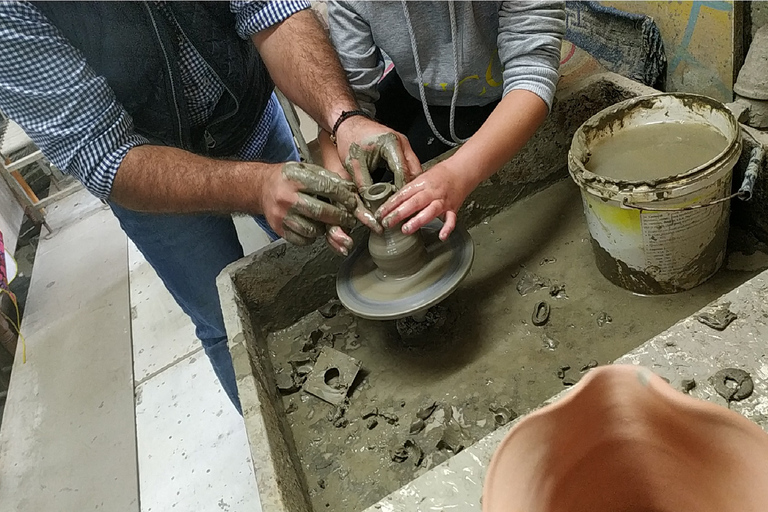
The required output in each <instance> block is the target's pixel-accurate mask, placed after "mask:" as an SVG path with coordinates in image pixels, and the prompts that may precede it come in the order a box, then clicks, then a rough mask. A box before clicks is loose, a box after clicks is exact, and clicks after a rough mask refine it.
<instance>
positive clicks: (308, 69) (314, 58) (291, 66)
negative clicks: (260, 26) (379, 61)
mask: <svg viewBox="0 0 768 512" xmlns="http://www.w3.org/2000/svg"><path fill="white" fill-rule="evenodd" d="M252 39H253V42H254V44H255V45H256V48H258V50H259V54H260V55H261V57H262V58H263V59H264V63H265V64H266V66H267V68H268V69H269V73H270V75H271V76H272V79H273V80H274V82H275V85H277V87H278V88H279V89H280V90H281V91H282V92H283V94H285V95H286V97H288V99H289V100H291V101H292V102H293V103H295V104H296V105H298V106H299V107H301V108H302V110H304V111H305V112H307V114H309V115H310V116H311V117H312V118H313V119H314V120H315V121H317V123H318V124H319V125H320V127H321V128H323V129H324V130H326V131H328V132H330V131H331V130H332V129H333V125H334V123H335V122H336V120H337V119H338V118H339V116H340V115H341V113H342V111H345V110H355V109H356V108H357V102H356V101H355V97H354V95H353V93H352V90H351V89H350V87H349V83H348V82H347V77H346V74H345V73H344V70H343V69H342V67H341V64H340V63H339V58H338V56H337V55H336V50H335V49H334V48H333V45H332V44H331V42H330V41H329V40H328V37H327V36H326V34H325V31H324V30H323V28H322V26H321V25H320V23H319V22H318V21H317V19H316V18H315V14H314V13H313V12H312V11H311V10H305V11H301V12H299V13H296V14H294V15H293V16H291V17H290V18H288V19H287V20H285V21H283V22H282V23H279V24H278V25H275V26H273V27H271V28H269V29H267V30H264V31H261V32H258V33H256V34H254V35H253V37H252Z"/></svg>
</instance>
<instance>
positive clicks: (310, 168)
mask: <svg viewBox="0 0 768 512" xmlns="http://www.w3.org/2000/svg"><path fill="white" fill-rule="evenodd" d="M266 180H267V181H266V183H265V184H264V186H262V197H261V206H262V209H263V211H264V216H265V217H266V218H267V221H268V222H269V224H270V226H272V228H273V229H274V230H275V232H276V233H277V234H278V235H280V236H282V237H283V238H285V239H286V240H288V241H289V242H291V243H294V244H296V245H309V244H311V243H312V242H313V241H314V240H315V239H316V238H317V237H319V236H324V235H326V232H327V231H328V232H329V233H330V231H333V236H331V235H330V234H328V241H329V243H330V244H331V246H332V247H333V248H334V249H335V250H337V251H338V250H339V247H340V246H346V245H347V244H348V243H350V242H351V239H350V238H349V237H348V236H347V235H346V233H344V231H343V230H344V229H351V228H352V227H354V225H355V213H356V212H357V210H358V205H359V204H360V203H361V200H360V198H359V197H358V195H357V194H356V193H355V185H354V183H352V182H351V181H348V180H345V179H343V178H341V177H340V176H338V175H337V174H334V173H332V172H330V171H327V170H326V169H323V168H322V167H320V166H318V165H312V164H306V163H300V162H286V163H283V164H277V165H275V166H274V168H273V171H272V172H271V173H269V174H268V175H267V176H266ZM320 198H324V199H327V200H330V201H331V202H325V201H323V200H321V199H320ZM369 222H370V220H369ZM373 224H374V225H373V226H372V229H378V230H380V229H381V227H380V226H379V225H378V223H376V222H375V221H374V223H373ZM331 227H339V228H341V229H335V230H331V229H329V228H331ZM339 252H342V253H343V251H339Z"/></svg>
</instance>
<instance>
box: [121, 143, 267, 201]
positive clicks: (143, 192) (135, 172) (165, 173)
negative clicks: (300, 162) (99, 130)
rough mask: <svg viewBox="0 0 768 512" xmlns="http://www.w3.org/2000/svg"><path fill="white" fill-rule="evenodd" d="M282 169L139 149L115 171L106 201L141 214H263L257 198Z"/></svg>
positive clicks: (162, 149) (164, 149)
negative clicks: (271, 175) (111, 201)
mask: <svg viewBox="0 0 768 512" xmlns="http://www.w3.org/2000/svg"><path fill="white" fill-rule="evenodd" d="M280 166H281V164H265V163H260V162H237V161H231V160H214V159H211V158H206V157H203V156H198V155H195V154H193V153H190V152H188V151H183V150H181V149H176V148H170V147H163V146H150V145H144V146H138V147H135V148H132V149H131V150H130V151H128V153H127V154H126V156H125V158H124V159H123V162H122V163H121V165H120V167H119V168H118V172H117V175H116V176H115V181H114V182H113V185H112V194H111V196H110V199H112V200H114V201H115V202H117V203H118V204H120V205H121V206H124V207H126V208H130V209H132V210H139V211H152V212H163V213H171V212H177V213H198V212H222V213H223V212H241V213H250V214H256V213H264V212H263V208H262V207H261V204H260V203H261V201H260V200H259V198H260V197H261V192H262V189H263V187H264V183H265V181H266V180H267V177H268V176H269V175H270V174H273V173H274V172H275V171H276V170H277V171H278V172H279V169H280Z"/></svg>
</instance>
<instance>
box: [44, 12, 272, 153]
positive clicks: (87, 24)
mask: <svg viewBox="0 0 768 512" xmlns="http://www.w3.org/2000/svg"><path fill="white" fill-rule="evenodd" d="M35 5H36V6H37V8H38V9H40V11H42V12H43V14H45V15H46V16H47V17H48V19H49V20H50V21H51V22H52V23H53V24H54V25H56V27H58V28H59V29H60V30H61V31H62V33H63V34H64V36H66V37H67V39H68V40H69V41H70V43H71V44H72V45H73V46H75V47H76V48H78V49H79V50H80V51H81V52H82V53H83V55H85V59H86V61H87V62H88V64H89V65H90V66H91V68H93V69H94V71H95V72H96V73H97V74H98V75H100V76H103V77H104V78H106V80H107V82H108V83H109V85H110V87H111V88H112V90H113V91H114V92H115V95H116V96H117V99H118V101H120V103H121V104H122V105H123V106H124V107H125V109H126V110H127V111H128V113H129V114H130V115H131V117H133V121H134V126H135V129H136V132H137V133H139V134H141V135H144V136H145V137H147V138H148V139H149V140H151V141H152V142H153V143H154V144H161V145H165V146H173V147H177V148H182V149H185V150H188V151H192V152H194V153H198V154H203V155H210V156H218V157H224V156H232V155H234V154H235V153H236V152H237V151H238V150H239V149H240V148H241V147H242V145H243V144H244V143H245V142H246V141H247V139H248V138H249V136H250V135H251V133H252V132H253V130H254V129H255V127H256V125H257V124H258V122H259V120H260V119H261V115H262V113H263V112H264V108H265V107H266V105H267V102H268V101H269V96H270V94H271V92H272V90H273V88H274V85H273V83H272V80H271V79H270V77H269V73H268V72H267V69H266V67H265V66H264V63H263V61H262V60H261V57H260V56H259V54H258V53H257V52H256V49H255V47H254V46H253V43H252V42H251V41H245V40H243V39H241V38H240V37H239V36H238V35H237V33H236V32H235V16H234V14H232V13H231V12H230V10H229V2H179V1H174V2H168V3H167V4H165V5H166V6H167V9H169V10H170V12H171V13H172V15H173V17H174V18H175V19H176V22H177V23H178V26H179V27H180V28H181V31H182V32H183V34H184V35H185V36H186V37H187V39H188V40H189V41H190V42H191V43H192V45H193V46H194V47H195V49H196V50H197V51H198V52H199V53H200V55H201V56H202V57H203V59H204V60H205V62H206V63H207V64H208V66H210V68H211V69H212V70H213V71H214V73H216V75H217V76H218V77H219V79H220V80H221V82H222V83H223V84H224V88H225V92H224V94H222V97H221V99H220V100H219V102H218V103H217V105H216V108H215V111H214V113H213V116H211V119H210V120H209V121H208V123H207V124H206V126H202V127H192V125H191V123H190V119H189V115H188V113H187V107H186V102H185V100H184V97H183V92H182V85H181V79H180V75H179V65H178V43H177V38H178V36H179V34H178V30H177V29H176V28H175V27H174V25H173V24H172V23H171V22H170V20H169V19H168V16H167V13H166V14H164V13H163V12H162V11H161V8H160V6H158V5H157V4H156V3H155V2H36V3H35Z"/></svg>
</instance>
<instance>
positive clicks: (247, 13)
mask: <svg viewBox="0 0 768 512" xmlns="http://www.w3.org/2000/svg"><path fill="white" fill-rule="evenodd" d="M309 8H310V3H309V2H307V1H281V0H277V1H275V0H273V1H266V2H248V1H243V0H239V1H238V0H232V1H231V2H230V9H231V10H232V12H234V13H235V15H236V22H235V28H236V30H237V34H238V35H239V36H240V37H242V38H243V39H249V38H250V37H251V36H252V35H253V34H256V33H258V32H261V31H262V30H265V29H268V28H269V27H271V26H272V25H276V24H278V23H280V22H282V21H284V20H286V19H288V18H289V17H290V16H291V15H293V14H296V13H297V12H299V11H303V10H304V9H309Z"/></svg>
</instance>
